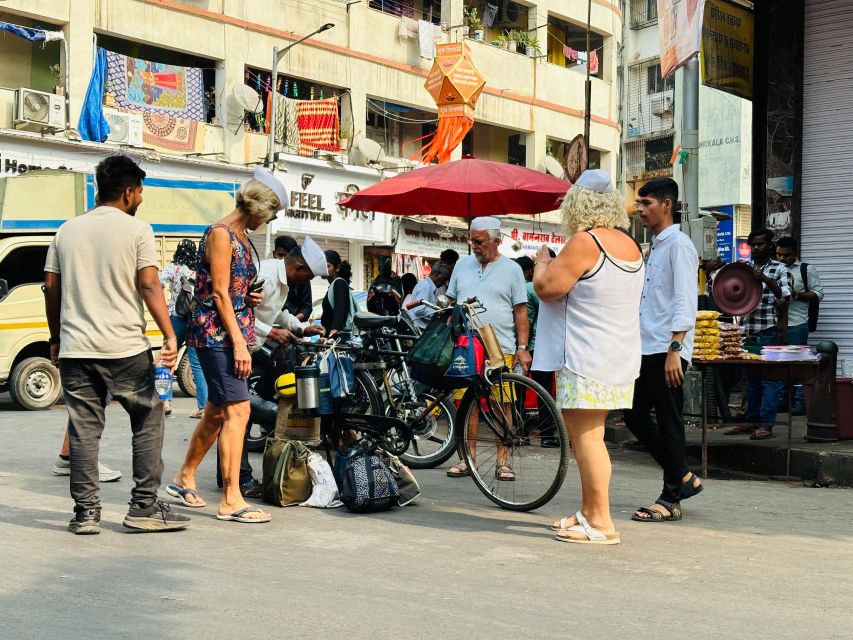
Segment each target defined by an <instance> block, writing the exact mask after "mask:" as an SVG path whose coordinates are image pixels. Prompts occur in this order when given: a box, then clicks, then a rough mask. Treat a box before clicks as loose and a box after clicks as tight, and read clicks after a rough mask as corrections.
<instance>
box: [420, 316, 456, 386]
mask: <svg viewBox="0 0 853 640" xmlns="http://www.w3.org/2000/svg"><path fill="white" fill-rule="evenodd" d="M453 346H454V341H453V333H452V332H451V330H450V323H448V321H447V317H446V316H445V315H444V314H437V315H434V316H433V317H432V320H430V321H429V324H428V325H427V328H426V329H424V332H423V334H421V337H420V338H418V341H417V342H416V343H415V346H414V347H412V352H411V353H410V354H409V358H410V359H411V361H412V362H414V363H415V364H418V365H421V367H422V368H423V369H424V370H425V371H427V372H428V373H432V374H435V375H442V374H444V372H445V371H447V367H449V366H450V360H451V359H452V357H453Z"/></svg>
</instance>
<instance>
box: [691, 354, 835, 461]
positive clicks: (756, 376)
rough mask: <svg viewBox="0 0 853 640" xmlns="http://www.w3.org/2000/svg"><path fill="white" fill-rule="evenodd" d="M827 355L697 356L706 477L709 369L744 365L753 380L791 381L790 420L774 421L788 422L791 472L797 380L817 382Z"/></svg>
mask: <svg viewBox="0 0 853 640" xmlns="http://www.w3.org/2000/svg"><path fill="white" fill-rule="evenodd" d="M823 361H824V357H823V356H821V355H820V354H818V356H817V358H816V359H814V360H792V361H786V362H777V361H771V360H698V359H694V360H693V366H694V367H696V368H697V369H698V370H699V371H701V373H702V477H703V478H707V477H708V427H709V426H711V425H709V424H708V389H707V386H706V384H705V372H706V371H707V370H708V369H709V368H711V367H716V368H720V369H722V368H742V369H744V370H745V372H746V376H747V378H751V379H753V380H777V381H783V382H786V383H787V393H786V396H787V405H788V421H787V423H785V422H778V421H777V422H775V423H774V424H781V425H785V424H787V427H788V442H787V452H786V456H785V475H786V476H789V475H791V404H792V398H793V387H792V385H793V384H801V383H804V382H813V381H814V380H815V378H816V377H817V374H818V371H819V369H820V367H821V364H822V362H823ZM735 424H738V423H735V422H717V423H714V425H713V426H714V427H724V426H731V425H735Z"/></svg>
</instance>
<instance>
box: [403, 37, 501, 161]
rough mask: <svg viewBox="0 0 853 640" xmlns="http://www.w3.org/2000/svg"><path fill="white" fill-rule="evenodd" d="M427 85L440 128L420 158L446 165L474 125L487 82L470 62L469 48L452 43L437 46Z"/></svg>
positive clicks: (462, 44) (422, 150) (421, 152)
mask: <svg viewBox="0 0 853 640" xmlns="http://www.w3.org/2000/svg"><path fill="white" fill-rule="evenodd" d="M424 86H425V87H426V90H427V91H429V93H430V95H431V96H432V98H433V100H435V103H436V105H438V127H437V128H436V130H435V134H434V135H433V136H432V138H431V139H430V141H429V142H428V143H427V144H425V145H424V146H423V147H422V148H421V150H420V152H419V153H418V156H420V160H421V161H422V162H432V161H433V160H435V159H438V161H439V162H447V161H448V160H450V153H451V152H452V151H453V150H454V149H455V148H456V147H458V146H459V145H460V144H461V142H462V139H463V138H464V137H465V135H466V134H467V133H468V132H469V131H470V130H471V128H472V127H473V126H474V107H475V105H476V104H477V99H478V98H479V97H480V94H481V93H482V92H483V87H485V86H486V81H485V80H484V79H483V76H481V75H480V72H479V71H477V69H476V67H474V64H473V63H472V62H471V51H470V49H469V48H468V45H467V44H465V43H463V42H452V43H449V44H440V45H437V46H436V57H435V62H434V63H433V65H432V69H430V72H429V75H428V76H427V80H426V83H425V85H424Z"/></svg>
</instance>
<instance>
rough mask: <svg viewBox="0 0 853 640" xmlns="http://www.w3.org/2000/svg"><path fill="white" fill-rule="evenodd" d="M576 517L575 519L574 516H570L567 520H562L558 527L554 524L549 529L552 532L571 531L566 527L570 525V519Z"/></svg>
mask: <svg viewBox="0 0 853 640" xmlns="http://www.w3.org/2000/svg"><path fill="white" fill-rule="evenodd" d="M574 517H575V516H574V515H570V516H566V517H565V518H560V519H559V520H558V521H557V522H558V523H559V524H558V525H556V526H555V525H554V523H553V522H552V523H551V524H550V525H549V527H550V528H551V531H567V530H568V529H569V527H567V526H566V525H567V524H568V522H569V519H571V518H574ZM572 526H573V527H575V526H577V525H572Z"/></svg>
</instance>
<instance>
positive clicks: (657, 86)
mask: <svg viewBox="0 0 853 640" xmlns="http://www.w3.org/2000/svg"><path fill="white" fill-rule="evenodd" d="M674 89H675V75H670V76H669V77H668V78H667V79H666V80H664V79H663V77H661V73H660V65H659V64H653V65H650V66H649V67H648V68H647V69H646V93H662V92H664V91H673V90H674Z"/></svg>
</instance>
